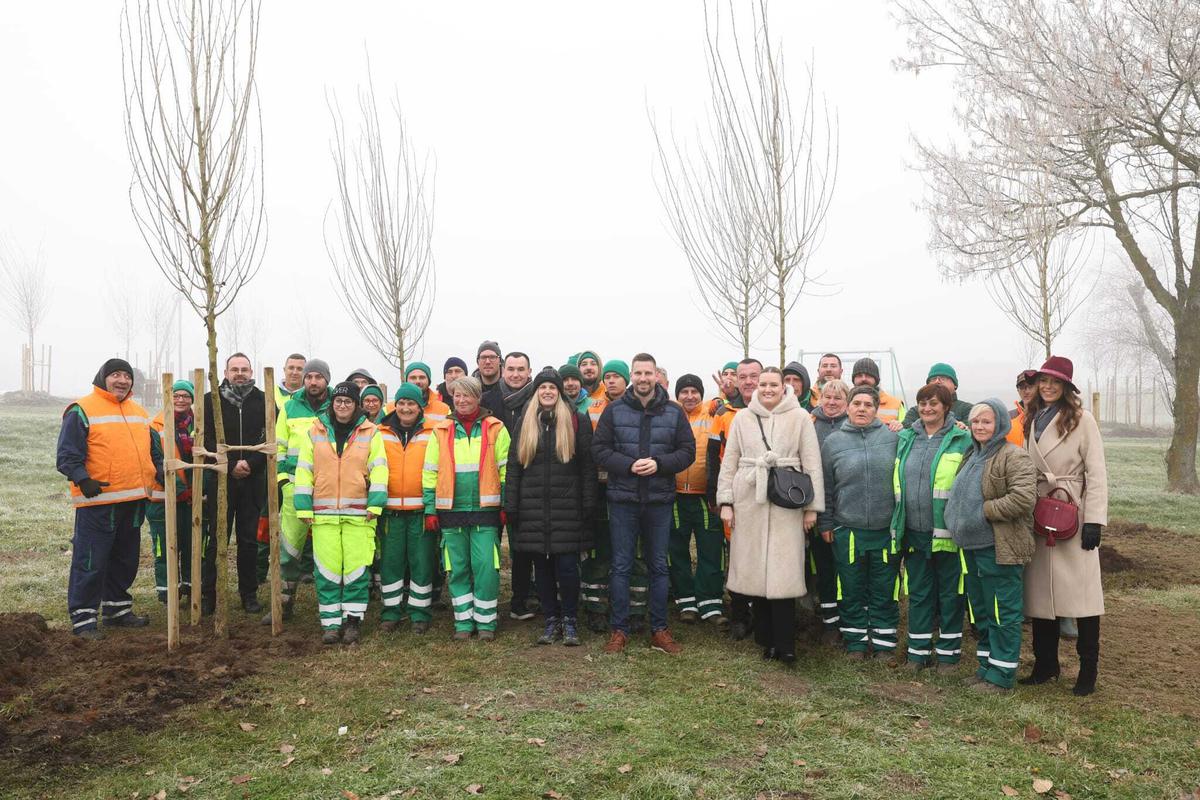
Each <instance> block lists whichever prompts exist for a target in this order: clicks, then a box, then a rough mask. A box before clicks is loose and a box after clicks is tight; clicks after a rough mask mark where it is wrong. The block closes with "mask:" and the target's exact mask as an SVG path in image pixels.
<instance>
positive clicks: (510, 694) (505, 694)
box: [500, 689, 517, 697]
mask: <svg viewBox="0 0 1200 800" xmlns="http://www.w3.org/2000/svg"><path fill="white" fill-rule="evenodd" d="M500 696H501V697H516V696H517V693H516V692H514V691H513V690H512V689H505V690H504V692H503V693H502V694H501V695H500Z"/></svg>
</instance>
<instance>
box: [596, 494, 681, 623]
mask: <svg viewBox="0 0 1200 800" xmlns="http://www.w3.org/2000/svg"><path fill="white" fill-rule="evenodd" d="M608 520H609V523H608V524H609V534H610V536H611V538H612V568H611V570H610V571H609V575H608V601H609V606H610V612H609V625H610V626H611V627H612V629H613V630H614V631H621V632H622V633H625V634H628V633H629V573H630V572H631V571H632V569H633V561H634V558H635V557H636V555H637V544H638V540H639V539H640V540H641V543H642V558H643V559H645V561H646V566H647V568H648V569H649V571H650V598H649V599H650V631H651V632H652V633H657V632H658V631H662V630H666V628H667V584H668V580H667V543H668V542H669V541H670V538H671V504H670V503H645V504H642V503H617V502H610V503H609V504H608Z"/></svg>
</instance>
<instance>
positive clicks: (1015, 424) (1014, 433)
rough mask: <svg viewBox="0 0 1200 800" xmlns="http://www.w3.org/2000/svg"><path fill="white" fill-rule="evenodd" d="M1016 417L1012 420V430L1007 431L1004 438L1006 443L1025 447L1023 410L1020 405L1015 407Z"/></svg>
mask: <svg viewBox="0 0 1200 800" xmlns="http://www.w3.org/2000/svg"><path fill="white" fill-rule="evenodd" d="M1016 409H1017V415H1016V416H1015V417H1013V418H1012V420H1011V421H1012V428H1011V429H1009V431H1008V436H1006V437H1004V438H1005V439H1007V440H1008V441H1010V442H1012V443H1013V444H1015V445H1016V446H1017V447H1024V446H1025V409H1023V408H1021V406H1020V404H1018V405H1017V406H1016Z"/></svg>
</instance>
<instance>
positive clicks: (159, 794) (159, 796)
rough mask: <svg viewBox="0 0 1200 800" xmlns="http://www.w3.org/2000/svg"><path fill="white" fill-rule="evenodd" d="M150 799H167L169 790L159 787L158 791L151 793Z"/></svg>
mask: <svg viewBox="0 0 1200 800" xmlns="http://www.w3.org/2000/svg"><path fill="white" fill-rule="evenodd" d="M150 800H167V790H166V789H159V790H158V791H157V792H155V793H154V794H152V795H150Z"/></svg>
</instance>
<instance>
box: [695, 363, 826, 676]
mask: <svg viewBox="0 0 1200 800" xmlns="http://www.w3.org/2000/svg"><path fill="white" fill-rule="evenodd" d="M760 423H761V428H760ZM764 438H765V439H766V441H767V442H768V443H769V444H770V448H768V447H767V445H766V444H764V442H763V439H764ZM772 466H776V467H795V468H797V469H800V470H802V471H804V472H806V473H808V475H809V476H810V477H811V478H812V482H813V490H814V491H813V502H812V504H811V505H808V506H806V507H805V508H803V509H787V508H781V507H779V506H776V505H773V504H772V503H770V502H769V501H768V500H767V479H768V469H769V468H770V467H772ZM824 498H825V489H824V482H823V474H822V471H821V448H820V445H819V444H818V443H817V433H816V430H815V429H814V428H813V424H812V418H811V417H810V416H809V414H808V412H807V411H805V410H804V409H803V408H801V407H800V403H799V402H798V401H797V400H796V397H795V396H794V395H793V394H790V393H788V392H786V390H785V387H784V385H783V375H782V374H781V373H780V371H779V370H778V369H776V368H774V367H769V368H767V369H765V370H763V372H762V374H761V375H760V376H759V380H758V390H757V391H756V392H755V393H754V396H753V397H752V398H751V400H750V404H749V405H748V406H747V407H746V408H745V409H744V410H742V411H739V412H738V414H737V416H736V417H734V419H733V422H732V423H731V425H730V429H729V438H728V441H727V442H726V445H725V458H724V459H723V460H722V461H721V473H720V477H719V478H718V481H717V503H718V504H719V505H720V506H721V518H722V519H723V520H725V521H726V522H728V523H729V524H730V525H731V526H732V533H731V535H730V540H729V577H728V579H727V581H726V586H727V587H728V588H729V590H730V591H731V592H737V593H739V594H744V595H749V596H751V598H752V599H753V601H754V638H755V641H757V642H758V644H759V645H760V646H762V648H763V658H777V659H779V660H780V661H782V662H784V663H785V664H791V663H794V662H795V660H796V633H795V631H796V598H797V597H803V596H804V595H805V594H806V593H807V590H806V588H805V585H804V532H805V531H806V530H809V529H811V528H812V527H813V526H814V525H815V524H816V521H817V512H818V511H822V510H824V508H825V501H824Z"/></svg>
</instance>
